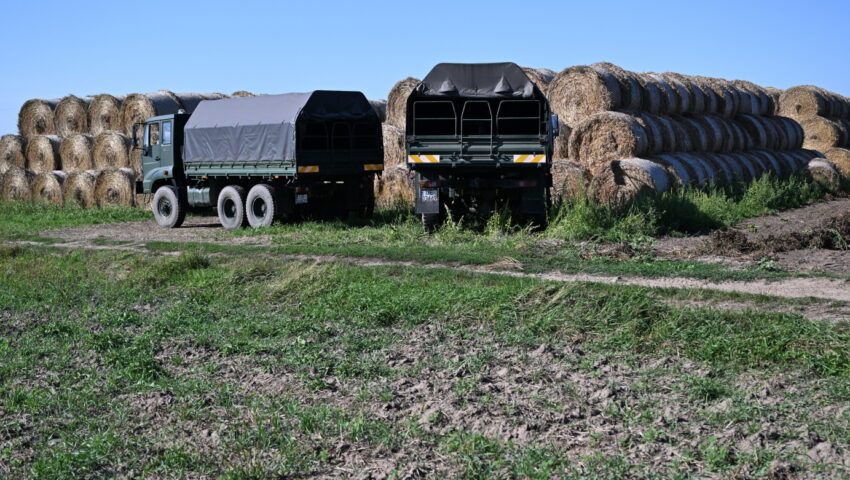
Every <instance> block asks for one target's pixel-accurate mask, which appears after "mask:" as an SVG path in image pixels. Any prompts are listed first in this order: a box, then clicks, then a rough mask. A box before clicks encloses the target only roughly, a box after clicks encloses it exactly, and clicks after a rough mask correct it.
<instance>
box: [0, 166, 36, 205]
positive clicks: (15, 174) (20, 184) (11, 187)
mask: <svg viewBox="0 0 850 480" xmlns="http://www.w3.org/2000/svg"><path fill="white" fill-rule="evenodd" d="M32 178H33V174H32V172H30V171H29V170H25V169H23V168H19V167H10V168H9V169H8V170H6V172H5V173H3V176H2V177H0V199H3V200H7V201H19V202H28V201H29V200H31V199H32V192H31V190H32Z"/></svg>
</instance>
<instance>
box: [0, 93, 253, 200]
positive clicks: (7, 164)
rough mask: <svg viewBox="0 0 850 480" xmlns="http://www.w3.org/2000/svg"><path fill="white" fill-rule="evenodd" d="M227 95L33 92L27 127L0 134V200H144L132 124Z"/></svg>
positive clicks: (21, 120)
mask: <svg viewBox="0 0 850 480" xmlns="http://www.w3.org/2000/svg"><path fill="white" fill-rule="evenodd" d="M234 95H235V96H253V94H251V93H249V92H245V91H239V92H234ZM226 97H228V95H224V94H221V93H173V92H170V91H168V90H160V91H157V92H153V93H146V94H135V93H134V94H129V95H110V94H100V95H94V96H89V97H78V96H75V95H68V96H66V97H63V98H61V99H53V100H43V99H32V100H28V101H26V102H25V103H24V105H23V106H22V107H21V110H20V112H19V113H18V130H19V133H20V134H19V135H4V136H3V137H1V138H0V200H2V199H7V200H19V201H27V200H33V201H45V202H50V203H53V204H56V205H63V204H65V205H78V206H81V207H84V208H85V207H91V206H115V205H121V206H133V205H136V206H139V207H144V206H145V205H144V201H143V200H142V201H136V199H135V195H134V193H135V192H134V182H135V180H136V177H137V174H138V172H139V170H140V165H139V156H140V151H139V150H133V149H132V147H131V143H132V142H131V139H130V135H131V133H132V128H133V124H135V123H139V122H142V121H144V120H145V119H147V118H150V117H153V116H157V115H165V114H171V113H177V111H178V110H180V109H183V110H185V111H187V112H189V113H191V112H192V111H194V109H195V107H197V106H198V104H199V103H200V102H201V101H202V100H214V99H219V98H226ZM7 172H9V173H8V174H7ZM25 190H26V192H24V191H25Z"/></svg>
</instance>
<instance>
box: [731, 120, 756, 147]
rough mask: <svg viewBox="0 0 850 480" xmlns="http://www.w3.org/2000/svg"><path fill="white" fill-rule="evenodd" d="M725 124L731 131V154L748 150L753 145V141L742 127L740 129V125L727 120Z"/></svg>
mask: <svg viewBox="0 0 850 480" xmlns="http://www.w3.org/2000/svg"><path fill="white" fill-rule="evenodd" d="M726 124H727V125H728V126H729V129H730V130H731V131H732V138H733V140H734V142H733V143H734V145H733V147H732V151H733V152H737V151H741V150H749V149H751V148H752V146H751V145H752V143H753V140H752V139H751V138H750V136H749V134H748V133H747V131H746V130H744V129H743V127H741V126H740V125H738V123H736V122H735V121H733V120H731V119H727V120H726Z"/></svg>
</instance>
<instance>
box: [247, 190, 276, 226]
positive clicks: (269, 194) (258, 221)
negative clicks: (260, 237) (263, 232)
mask: <svg viewBox="0 0 850 480" xmlns="http://www.w3.org/2000/svg"><path fill="white" fill-rule="evenodd" d="M276 198H277V196H276V195H275V191H274V188H272V187H271V186H269V185H266V184H265V183H260V184H258V185H254V186H253V187H251V190H250V191H249V192H248V197H247V199H246V200H245V213H246V215H247V216H248V224H249V225H251V226H252V227H254V228H257V227H268V226H269V225H271V224H272V222H274V220H275V218H277V216H278V213H279V210H280V209H279V208H278V205H277V200H276Z"/></svg>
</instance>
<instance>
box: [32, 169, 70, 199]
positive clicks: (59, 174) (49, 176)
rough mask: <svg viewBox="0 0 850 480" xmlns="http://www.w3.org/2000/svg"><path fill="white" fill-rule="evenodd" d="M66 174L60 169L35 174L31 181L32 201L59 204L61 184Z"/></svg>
mask: <svg viewBox="0 0 850 480" xmlns="http://www.w3.org/2000/svg"><path fill="white" fill-rule="evenodd" d="M66 176H67V175H66V173H65V172H63V171H60V170H55V171H52V172H41V173H39V174H38V175H36V176H35V178H33V181H32V191H31V195H32V201H33V202H43V203H50V204H53V205H59V206H61V205H62V203H63V198H62V184H63V183H64V182H65V177H66Z"/></svg>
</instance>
